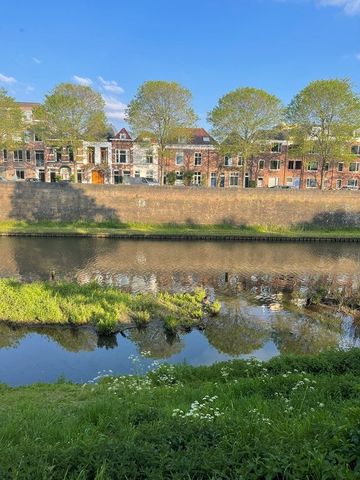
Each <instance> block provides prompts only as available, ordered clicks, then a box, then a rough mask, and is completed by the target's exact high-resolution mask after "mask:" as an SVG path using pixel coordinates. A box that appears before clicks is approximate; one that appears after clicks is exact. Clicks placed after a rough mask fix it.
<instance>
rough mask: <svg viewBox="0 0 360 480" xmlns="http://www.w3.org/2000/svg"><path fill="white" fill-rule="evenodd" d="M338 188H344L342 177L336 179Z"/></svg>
mask: <svg viewBox="0 0 360 480" xmlns="http://www.w3.org/2000/svg"><path fill="white" fill-rule="evenodd" d="M336 188H337V189H340V188H342V180H341V178H338V179H337V180H336Z"/></svg>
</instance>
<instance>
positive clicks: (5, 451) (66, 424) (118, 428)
mask: <svg viewBox="0 0 360 480" xmlns="http://www.w3.org/2000/svg"><path fill="white" fill-rule="evenodd" d="M136 365H139V363H138V362H136ZM137 368H139V367H137ZM196 402H198V403H196ZM0 412H1V422H0V438H1V442H0V478H1V479H2V480H10V479H11V480H12V479H37V480H39V479H44V480H45V479H46V480H58V479H59V480H60V479H61V480H64V479H77V480H79V479H89V480H90V479H98V480H100V479H109V480H110V479H111V480H116V479H121V480H123V479H127V480H130V479H134V480H135V479H138V480H140V479H141V480H145V479H154V480H156V479H158V480H160V479H169V480H171V479H177V480H180V479H181V480H182V479H189V480H190V479H193V480H195V479H196V480H202V479H213V480H215V479H216V480H220V479H223V480H225V479H226V480H230V479H234V480H235V479H236V480H239V479H244V480H252V479H254V480H255V479H264V480H265V479H266V480H272V479H273V480H275V479H276V480H280V479H294V480H300V479H309V480H310V479H312V480H316V479H319V480H320V479H334V480H335V479H336V480H340V479H356V478H360V351H359V350H352V351H349V352H327V353H323V354H320V355H318V356H314V357H310V356H309V357H307V356H301V357H297V356H289V357H278V358H275V359H273V360H271V361H270V362H269V363H267V364H261V363H258V362H254V361H248V362H244V361H234V362H229V363H223V364H215V365H213V366H211V367H198V368H191V367H188V366H177V367H171V366H162V367H160V368H159V369H158V370H156V371H154V372H151V373H148V374H147V375H146V376H144V377H137V376H134V377H118V378H116V377H106V378H104V379H102V380H101V381H99V383H90V384H87V385H85V386H78V385H74V384H70V383H66V382H64V381H61V382H59V383H57V384H54V385H45V384H44V385H40V384H39V385H32V386H29V387H21V388H9V387H6V386H2V387H0Z"/></svg>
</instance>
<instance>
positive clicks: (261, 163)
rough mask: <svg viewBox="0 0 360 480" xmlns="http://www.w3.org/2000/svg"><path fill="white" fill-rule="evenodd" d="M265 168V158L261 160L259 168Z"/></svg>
mask: <svg viewBox="0 0 360 480" xmlns="http://www.w3.org/2000/svg"><path fill="white" fill-rule="evenodd" d="M264 168H265V160H259V170H264Z"/></svg>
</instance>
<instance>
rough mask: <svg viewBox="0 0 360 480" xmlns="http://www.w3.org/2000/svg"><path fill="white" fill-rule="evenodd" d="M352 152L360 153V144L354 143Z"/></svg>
mask: <svg viewBox="0 0 360 480" xmlns="http://www.w3.org/2000/svg"><path fill="white" fill-rule="evenodd" d="M351 153H353V154H354V155H360V145H353V146H352V147H351Z"/></svg>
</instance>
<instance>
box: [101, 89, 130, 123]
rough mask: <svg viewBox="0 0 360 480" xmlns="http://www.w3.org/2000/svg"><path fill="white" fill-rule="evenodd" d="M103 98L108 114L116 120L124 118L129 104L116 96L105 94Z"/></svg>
mask: <svg viewBox="0 0 360 480" xmlns="http://www.w3.org/2000/svg"><path fill="white" fill-rule="evenodd" d="M103 99H104V101H105V112H106V116H107V117H108V118H112V119H115V120H124V118H125V110H126V108H127V105H126V104H125V103H123V102H120V100H118V99H117V98H115V97H109V96H107V95H103Z"/></svg>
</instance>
